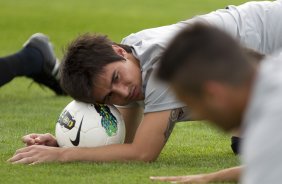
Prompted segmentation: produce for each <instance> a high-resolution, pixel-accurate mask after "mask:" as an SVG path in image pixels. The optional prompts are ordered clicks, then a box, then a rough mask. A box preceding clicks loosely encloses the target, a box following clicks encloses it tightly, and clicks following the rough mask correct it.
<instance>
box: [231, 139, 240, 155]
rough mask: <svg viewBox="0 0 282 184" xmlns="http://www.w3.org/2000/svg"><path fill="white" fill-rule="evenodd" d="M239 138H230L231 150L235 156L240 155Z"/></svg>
mask: <svg viewBox="0 0 282 184" xmlns="http://www.w3.org/2000/svg"><path fill="white" fill-rule="evenodd" d="M240 146H241V138H240V137H235V136H232V137H231V148H232V151H233V153H234V154H235V155H238V154H240Z"/></svg>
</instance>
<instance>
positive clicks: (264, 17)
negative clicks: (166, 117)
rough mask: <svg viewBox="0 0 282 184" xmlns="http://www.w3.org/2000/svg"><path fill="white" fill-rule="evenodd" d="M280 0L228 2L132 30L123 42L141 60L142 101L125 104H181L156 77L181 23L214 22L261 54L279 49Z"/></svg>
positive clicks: (157, 107)
mask: <svg viewBox="0 0 282 184" xmlns="http://www.w3.org/2000/svg"><path fill="white" fill-rule="evenodd" d="M281 2H282V0H279V1H275V2H270V1H261V2H248V3H245V4H243V5H240V6H228V9H221V10H217V11H214V12H211V13H209V14H207V15H202V16H197V17H194V18H193V19H190V20H186V21H181V22H178V23H176V24H172V25H168V26H163V27H157V28H152V29H146V30H143V31H140V32H138V33H134V34H131V35H129V36H127V37H126V38H124V39H123V40H122V42H121V43H122V44H126V45H129V46H132V48H133V55H134V56H135V57H136V58H137V59H138V60H139V61H140V65H141V68H142V71H143V72H142V83H143V93H144V95H145V100H144V101H139V102H135V103H132V104H130V105H127V106H124V107H132V106H134V105H141V106H143V107H144V112H145V113H147V112H155V111H163V110H169V109H174V108H179V107H184V104H182V103H180V102H179V101H178V100H177V99H176V98H175V96H174V94H173V93H172V92H171V90H170V89H169V87H168V86H167V85H166V84H163V83H161V82H160V81H158V80H157V79H156V77H155V73H156V68H157V66H158V62H159V60H160V56H161V55H162V53H163V51H164V50H165V48H166V47H167V45H168V44H169V42H170V40H171V39H172V38H173V37H174V36H175V35H176V34H177V33H178V32H179V31H181V30H182V29H183V28H184V27H186V26H189V24H192V23H193V22H196V21H202V22H206V23H209V24H211V25H215V26H217V27H219V28H220V29H223V30H225V31H226V32H227V33H228V34H230V35H231V36H232V37H234V38H236V39H238V40H239V41H240V42H241V43H242V44H244V45H245V46H247V47H250V48H253V49H255V50H258V51H260V52H262V53H264V54H269V53H273V52H275V51H277V50H279V49H282V39H281V38H282V21H279V17H282V3H281Z"/></svg>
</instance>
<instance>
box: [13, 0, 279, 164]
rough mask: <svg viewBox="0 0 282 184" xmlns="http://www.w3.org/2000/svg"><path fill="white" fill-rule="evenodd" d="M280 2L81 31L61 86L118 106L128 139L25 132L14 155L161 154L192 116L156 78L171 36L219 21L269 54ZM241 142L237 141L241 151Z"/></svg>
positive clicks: (91, 157) (102, 157)
mask: <svg viewBox="0 0 282 184" xmlns="http://www.w3.org/2000/svg"><path fill="white" fill-rule="evenodd" d="M281 8H282V3H281V1H274V2H267V1H266V2H249V3H246V4H243V5H241V6H238V7H236V6H229V7H227V8H226V9H222V10H218V11H215V12H212V13H210V14H207V15H203V16H198V17H195V18H193V19H191V20H186V21H181V22H179V23H176V24H172V25H169V26H163V27H158V28H153V29H147V30H143V31H140V32H138V33H135V34H131V35H129V36H128V37H126V38H124V39H123V41H122V43H121V44H117V43H114V42H112V41H110V40H109V39H108V38H107V37H105V36H102V35H93V34H85V35H82V36H80V37H79V38H77V39H76V40H75V41H73V42H72V43H71V44H70V45H69V47H68V49H67V52H66V54H65V57H64V59H63V61H62V63H61V68H60V70H61V78H60V80H61V85H62V87H63V89H64V90H65V91H66V92H67V93H68V94H69V95H70V96H72V97H73V98H74V99H76V100H79V101H83V102H90V103H96V102H98V103H106V104H115V105H119V110H120V112H121V113H122V115H123V117H124V120H125V124H126V130H127V131H126V140H125V144H116V145H109V146H102V147H98V148H59V147H57V142H56V139H55V137H53V136H52V135H50V134H31V135H27V136H25V137H24V138H23V140H24V142H25V143H27V145H29V146H28V147H25V148H21V149H19V150H18V151H17V152H16V154H15V155H14V156H13V157H12V158H11V159H10V162H13V163H25V164H33V163H41V162H53V161H59V162H70V161H93V162H110V161H133V160H137V161H145V162H152V161H154V160H156V159H157V158H158V156H159V154H160V152H161V150H162V149H163V147H164V145H165V143H166V142H167V139H168V137H169V135H170V133H171V131H172V129H173V127H174V125H175V122H178V121H184V120H189V116H188V110H187V108H186V105H184V104H183V103H181V102H180V101H179V100H177V99H176V98H175V97H174V94H173V93H172V92H171V90H170V87H169V86H168V85H166V84H164V83H162V82H160V81H159V80H158V79H156V77H155V74H156V68H157V67H158V65H159V60H160V57H161V56H162V54H163V52H164V50H165V49H166V48H167V45H168V43H169V42H170V40H171V39H172V38H173V37H174V36H175V35H176V34H177V33H178V32H179V31H181V30H182V29H184V28H185V27H186V26H189V25H191V24H192V23H193V22H197V21H199V22H206V23H208V24H212V25H216V26H217V27H219V28H220V29H222V30H224V31H225V32H227V33H228V34H229V35H231V36H232V37H234V38H236V39H238V40H239V41H240V42H242V43H243V44H244V45H245V46H247V47H251V48H253V49H256V50H259V51H260V52H262V53H267V54H269V53H272V52H274V51H276V50H278V49H280V48H282V40H281V39H277V38H281V37H282V31H281V30H282V23H281V21H276V19H277V17H281V16H282V11H281ZM270 12H271V13H270ZM207 42H208V40H207ZM235 143H236V141H235ZM38 144H39V145H38ZM30 145H31V146H30ZM237 147H238V146H236V144H235V146H233V150H234V152H236V153H237V152H238V150H237Z"/></svg>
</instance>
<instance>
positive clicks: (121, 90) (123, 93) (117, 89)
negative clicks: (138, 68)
mask: <svg viewBox="0 0 282 184" xmlns="http://www.w3.org/2000/svg"><path fill="white" fill-rule="evenodd" d="M113 92H114V93H115V94H117V95H118V96H120V97H123V98H127V97H128V95H129V89H128V87H127V86H126V85H123V84H115V85H114V86H113Z"/></svg>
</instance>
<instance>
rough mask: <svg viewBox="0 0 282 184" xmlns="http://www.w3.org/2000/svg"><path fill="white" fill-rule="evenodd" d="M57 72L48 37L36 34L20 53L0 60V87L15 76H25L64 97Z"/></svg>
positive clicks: (57, 67) (57, 65) (57, 66)
mask: <svg viewBox="0 0 282 184" xmlns="http://www.w3.org/2000/svg"><path fill="white" fill-rule="evenodd" d="M58 71H59V62H58V61H57V58H56V56H55V53H54V51H53V47H52V44H51V43H50V41H49V39H48V37H47V36H45V35H44V34H41V33H36V34H34V35H32V36H31V37H30V38H29V39H28V40H27V42H26V43H25V44H24V48H23V49H22V50H21V51H20V52H18V53H16V54H13V55H11V56H8V57H5V58H1V59H0V86H2V85H4V84H6V83H7V82H9V81H11V80H12V79H13V78H14V77H16V76H26V77H29V78H31V79H33V80H34V81H35V82H37V83H38V84H40V85H44V86H47V87H49V88H50V89H52V90H53V91H54V92H55V93H56V94H57V95H65V92H64V91H63V90H62V89H61V87H60V85H59V80H58V79H59V75H58Z"/></svg>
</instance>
